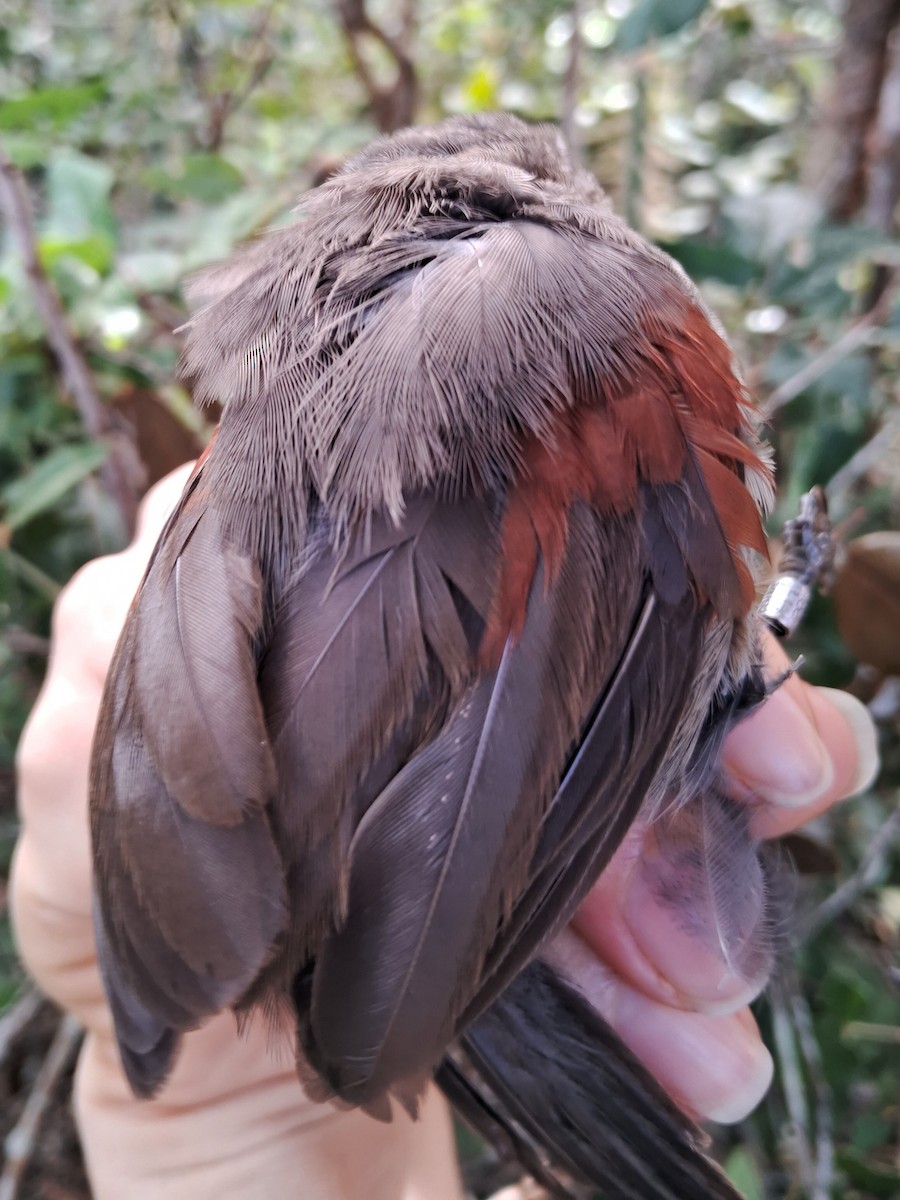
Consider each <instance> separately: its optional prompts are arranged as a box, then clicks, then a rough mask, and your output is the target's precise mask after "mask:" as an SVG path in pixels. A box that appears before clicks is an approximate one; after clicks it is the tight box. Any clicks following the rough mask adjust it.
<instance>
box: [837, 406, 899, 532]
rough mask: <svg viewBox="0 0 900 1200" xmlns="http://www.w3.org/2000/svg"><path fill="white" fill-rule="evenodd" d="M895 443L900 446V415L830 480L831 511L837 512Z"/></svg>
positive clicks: (859, 450)
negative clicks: (851, 491) (849, 494)
mask: <svg viewBox="0 0 900 1200" xmlns="http://www.w3.org/2000/svg"><path fill="white" fill-rule="evenodd" d="M895 441H896V442H897V443H898V444H900V414H897V415H895V416H892V417H890V418H889V419H888V421H887V422H886V424H884V425H883V426H882V427H881V429H879V431H878V432H877V433H876V434H875V436H874V437H873V438H871V439H870V440H869V441H868V442H866V444H865V445H864V446H860V448H859V449H858V450H857V451H856V453H855V454H854V455H853V456H852V457H851V458H849V459H848V460H847V461H846V462H845V463H844V465H843V466H842V467H841V468H840V469H839V470H838V471H835V473H834V475H832V477H831V479H829V481H828V483H827V484H826V486H825V491H826V492H827V494H828V508H829V511H833V510H835V508H836V505H837V502H838V500H839V498H840V497H842V496H843V494H844V493H845V492H847V491H849V489H850V488H851V487H853V485H854V484H855V483H856V481H857V480H858V479H860V478H862V476H863V475H865V474H866V472H867V471H869V470H871V468H872V467H874V466H875V464H876V463H877V462H878V461H879V460H880V459H881V458H882V456H883V455H884V452H885V451H886V450H888V449H889V448H890V447H891V446H892V445H893V443H894V442H895Z"/></svg>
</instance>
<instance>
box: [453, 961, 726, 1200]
mask: <svg viewBox="0 0 900 1200" xmlns="http://www.w3.org/2000/svg"><path fill="white" fill-rule="evenodd" d="M437 1081H438V1083H439V1085H440V1086H441V1088H442V1089H443V1090H444V1092H445V1093H446V1095H447V1097H448V1099H449V1100H450V1101H451V1102H452V1103H453V1104H454V1105H455V1106H456V1107H457V1109H458V1110H459V1112H460V1115H461V1116H462V1117H463V1118H464V1119H465V1120H467V1121H469V1122H470V1123H471V1124H472V1126H473V1127H474V1128H475V1130H476V1131H477V1132H478V1133H480V1134H481V1135H482V1136H483V1137H485V1138H486V1139H487V1140H488V1141H490V1142H491V1143H492V1144H493V1145H494V1146H495V1147H496V1148H497V1149H498V1150H499V1152H500V1153H501V1154H503V1153H507V1154H511V1155H514V1156H515V1157H516V1158H518V1159H519V1161H520V1162H521V1163H522V1165H523V1166H524V1167H525V1169H526V1170H527V1171H529V1172H530V1173H531V1174H533V1175H534V1176H535V1177H536V1178H537V1179H538V1182H540V1183H541V1184H543V1186H544V1187H547V1188H549V1189H550V1190H551V1191H552V1192H553V1194H554V1195H556V1196H561V1197H580V1196H584V1195H585V1194H591V1193H590V1190H588V1192H587V1193H586V1192H585V1185H587V1187H588V1189H592V1188H599V1189H601V1191H602V1193H603V1196H604V1197H605V1198H606V1200H740V1195H739V1193H738V1192H736V1191H735V1189H734V1188H733V1187H732V1185H731V1184H730V1183H729V1182H728V1180H727V1179H726V1177H725V1175H724V1174H723V1173H722V1172H721V1171H720V1170H719V1168H718V1167H717V1166H716V1164H715V1163H714V1162H712V1161H711V1160H710V1159H708V1158H706V1157H705V1156H704V1155H703V1153H702V1152H701V1150H700V1148H699V1134H698V1131H697V1130H696V1128H695V1126H694V1125H693V1124H692V1123H691V1121H690V1120H689V1119H688V1118H687V1117H686V1116H685V1115H684V1114H683V1113H682V1112H681V1111H680V1110H679V1109H678V1108H677V1107H676V1106H675V1104H674V1103H673V1102H672V1101H671V1100H670V1099H669V1098H668V1096H667V1095H666V1094H665V1093H664V1092H663V1090H662V1088H661V1087H660V1086H659V1084H658V1083H657V1082H656V1081H655V1080H654V1079H653V1077H652V1076H651V1075H650V1074H649V1073H648V1072H647V1070H646V1069H645V1068H644V1067H643V1066H642V1065H641V1064H640V1062H638V1060H637V1059H636V1058H635V1057H634V1056H633V1055H632V1054H631V1052H630V1051H629V1050H628V1049H627V1048H626V1047H625V1045H624V1044H623V1043H622V1042H621V1041H620V1040H619V1038H618V1037H617V1036H616V1034H615V1033H614V1032H613V1031H612V1029H611V1028H610V1027H609V1025H607V1024H606V1022H605V1021H604V1020H603V1019H602V1018H601V1017H600V1016H599V1015H598V1014H597V1013H596V1012H595V1011H594V1009H593V1008H591V1007H590V1005H588V1004H587V1002H586V1001H585V1000H584V999H583V998H582V997H581V996H580V995H579V994H578V993H577V992H575V991H574V990H573V989H572V988H570V987H569V986H568V985H567V984H566V983H565V982H564V981H563V980H562V979H561V978H560V976H559V975H557V974H556V973H555V972H554V971H553V970H552V969H551V968H550V967H548V966H547V965H546V964H544V963H541V962H534V963H532V964H531V965H530V966H529V967H527V968H526V970H525V971H523V973H522V974H521V975H520V976H519V977H518V978H517V979H516V980H514V982H513V983H512V984H511V985H510V986H509V987H508V988H507V989H506V991H505V992H504V993H503V994H502V995H501V996H500V997H499V999H498V1000H496V1001H495V1002H494V1004H493V1005H492V1006H491V1007H490V1008H489V1009H488V1010H487V1012H486V1013H484V1015H483V1016H481V1017H480V1018H479V1019H478V1020H477V1021H476V1022H475V1023H474V1024H473V1025H471V1026H470V1027H469V1029H468V1030H467V1031H466V1033H465V1034H464V1036H463V1037H462V1039H461V1041H460V1049H459V1052H454V1057H453V1058H447V1059H445V1060H444V1062H443V1063H442V1064H441V1067H440V1069H439V1070H438V1072H437Z"/></svg>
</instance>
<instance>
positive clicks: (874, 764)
mask: <svg viewBox="0 0 900 1200" xmlns="http://www.w3.org/2000/svg"><path fill="white" fill-rule="evenodd" d="M817 690H818V691H819V692H821V693H822V694H823V695H824V696H827V697H828V702H829V704H832V705H834V707H835V708H836V709H837V710H838V712H839V713H840V714H841V716H842V717H843V718H844V720H845V721H846V722H847V724H848V725H849V726H850V728H851V730H852V731H853V739H854V741H855V742H856V753H857V768H856V775H855V776H854V778H853V782H852V784H850V786H849V791H848V793H847V794H848V795H849V796H855V795H856V793H857V792H864V791H865V790H866V788H869V787H871V786H872V784H873V783H874V782H875V780H876V778H877V776H878V771H879V768H880V766H881V762H880V760H879V757H878V734H877V732H876V729H875V722H874V721H873V720H872V717H871V716H870V714H869V710H868V709H867V708H866V706H865V705H864V704H863V703H862V702H861V701H860V700H857V698H856V697H855V696H851V695H850V693H849V692H842V691H841V690H840V688H828V687H820V688H818V689H817Z"/></svg>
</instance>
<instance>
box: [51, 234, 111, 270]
mask: <svg viewBox="0 0 900 1200" xmlns="http://www.w3.org/2000/svg"><path fill="white" fill-rule="evenodd" d="M115 249H116V247H115V242H114V241H113V239H112V238H111V237H109V235H108V234H104V233H95V234H94V235H93V236H92V237H86V238H81V239H79V240H78V241H74V242H73V241H67V240H65V239H59V238H53V237H46V238H41V242H40V259H41V262H42V264H43V265H44V266H45V267H47V268H52V267H53V266H54V265H55V264H56V263H57V262H59V260H60V259H61V258H77V259H78V260H79V262H83V263H86V264H87V265H88V266H89V267H92V268H93V269H94V270H95V271H96V272H97V274H98V275H106V274H107V272H108V271H109V270H110V268H111V267H112V264H113V260H114V258H115Z"/></svg>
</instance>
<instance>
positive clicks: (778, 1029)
mask: <svg viewBox="0 0 900 1200" xmlns="http://www.w3.org/2000/svg"><path fill="white" fill-rule="evenodd" d="M769 1004H770V1007H771V1010H772V1032H773V1034H774V1037H775V1050H776V1053H777V1055H778V1065H779V1067H780V1069H781V1086H782V1090H783V1091H784V1099H785V1103H786V1105H787V1110H788V1117H789V1119H790V1125H791V1133H792V1138H791V1152H792V1157H793V1160H794V1162H795V1164H796V1166H797V1172H798V1174H799V1176H800V1182H801V1184H802V1185H803V1189H804V1191H806V1192H812V1189H813V1186H814V1181H815V1169H814V1167H813V1156H812V1150H811V1148H810V1141H809V1113H808V1108H807V1103H806V1089H805V1088H804V1084H803V1076H802V1074H801V1071H800V1062H799V1059H798V1057H797V1043H796V1040H795V1037H794V1027H793V1023H792V1021H791V1014H790V1010H789V1007H788V1003H787V997H786V986H785V983H784V980H783V979H778V980H776V981H775V982H774V983H773V984H772V986H771V988H770V989H769ZM0 1200H2V1198H0Z"/></svg>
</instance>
